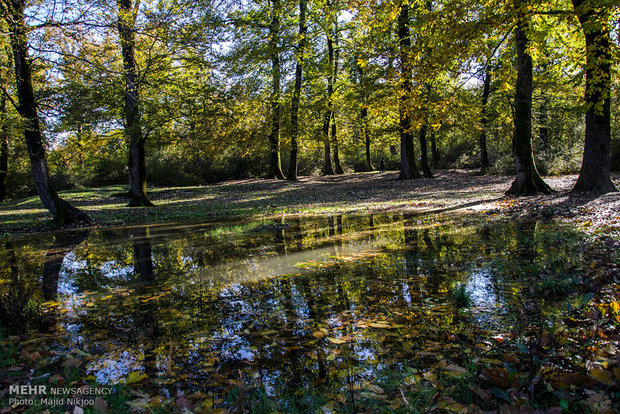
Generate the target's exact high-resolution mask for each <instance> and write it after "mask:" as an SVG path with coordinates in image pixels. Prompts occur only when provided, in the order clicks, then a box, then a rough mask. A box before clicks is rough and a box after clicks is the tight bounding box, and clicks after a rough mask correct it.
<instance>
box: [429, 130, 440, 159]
mask: <svg viewBox="0 0 620 414" xmlns="http://www.w3.org/2000/svg"><path fill="white" fill-rule="evenodd" d="M431 162H432V163H433V168H437V166H438V165H439V152H438V151H437V136H436V132H435V128H433V129H431Z"/></svg>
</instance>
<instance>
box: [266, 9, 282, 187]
mask: <svg viewBox="0 0 620 414" xmlns="http://www.w3.org/2000/svg"><path fill="white" fill-rule="evenodd" d="M281 11H282V4H281V1H280V0H272V5H271V24H270V25H269V53H270V54H271V133H270V134H269V153H270V161H269V173H268V174H267V178H276V179H279V180H283V179H284V174H283V173H282V163H281V161H280V80H281V77H282V73H281V69H280V52H279V50H278V42H279V40H280V39H279V38H280V13H281Z"/></svg>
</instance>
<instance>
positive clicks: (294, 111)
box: [286, 0, 308, 181]
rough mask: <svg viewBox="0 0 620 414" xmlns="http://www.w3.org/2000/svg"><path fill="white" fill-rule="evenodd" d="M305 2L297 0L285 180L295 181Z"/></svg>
mask: <svg viewBox="0 0 620 414" xmlns="http://www.w3.org/2000/svg"><path fill="white" fill-rule="evenodd" d="M306 2H307V0H299V42H298V44H297V53H296V56H297V64H296V66H295V89H294V90H293V98H292V99H291V157H290V162H289V169H288V176H287V177H286V179H287V180H291V181H297V152H298V148H299V145H298V143H297V139H298V136H299V100H300V96H301V82H302V78H303V64H304V52H305V49H306V33H307V32H308V26H306V7H307V5H306Z"/></svg>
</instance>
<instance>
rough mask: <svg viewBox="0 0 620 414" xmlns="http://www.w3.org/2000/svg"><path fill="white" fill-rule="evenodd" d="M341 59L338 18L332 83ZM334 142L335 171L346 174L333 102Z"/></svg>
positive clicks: (335, 20)
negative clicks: (341, 161)
mask: <svg viewBox="0 0 620 414" xmlns="http://www.w3.org/2000/svg"><path fill="white" fill-rule="evenodd" d="M339 59H340V47H339V45H338V19H334V70H333V72H332V77H333V81H332V84H333V85H334V87H335V85H336V82H337V81H338V60H339ZM332 143H333V145H334V172H335V173H336V174H344V170H343V169H342V164H340V153H339V149H338V134H337V126H336V110H335V109H334V106H333V103H332Z"/></svg>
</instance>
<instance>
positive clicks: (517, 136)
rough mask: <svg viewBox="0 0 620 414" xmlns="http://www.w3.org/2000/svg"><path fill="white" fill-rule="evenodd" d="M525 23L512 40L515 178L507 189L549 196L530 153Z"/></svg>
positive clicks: (529, 78) (529, 84)
mask: <svg viewBox="0 0 620 414" xmlns="http://www.w3.org/2000/svg"><path fill="white" fill-rule="evenodd" d="M526 30H527V27H526V22H525V21H524V19H523V18H522V17H520V18H519V20H518V22H517V28H516V32H515V41H516V48H517V83H516V86H515V105H514V106H515V109H514V126H515V129H514V137H513V142H512V144H513V145H512V146H513V153H514V157H515V165H516V167H517V176H516V178H515V180H514V181H513V183H512V186H511V187H510V189H509V190H508V191H507V192H506V193H507V194H510V195H533V194H549V193H551V192H552V190H551V187H549V186H548V185H547V183H545V182H544V181H543V179H542V178H541V177H540V174H539V173H538V170H537V169H536V164H535V163H534V152H533V150H532V89H533V83H532V57H531V56H530V55H529V53H528V51H527V47H528V39H527V35H526Z"/></svg>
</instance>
